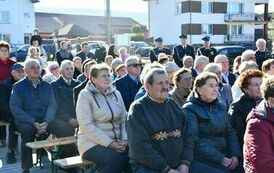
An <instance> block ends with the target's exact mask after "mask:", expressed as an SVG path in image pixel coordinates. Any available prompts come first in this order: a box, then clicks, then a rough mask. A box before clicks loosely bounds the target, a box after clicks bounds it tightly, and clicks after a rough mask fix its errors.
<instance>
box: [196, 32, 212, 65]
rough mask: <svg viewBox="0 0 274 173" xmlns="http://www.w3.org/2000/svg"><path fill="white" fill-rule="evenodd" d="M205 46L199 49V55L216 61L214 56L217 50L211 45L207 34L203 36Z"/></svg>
mask: <svg viewBox="0 0 274 173" xmlns="http://www.w3.org/2000/svg"><path fill="white" fill-rule="evenodd" d="M202 40H203V47H199V48H198V49H197V55H204V56H207V57H208V58H209V62H214V58H215V56H216V55H217V50H216V49H215V48H214V47H211V46H210V37H209V36H205V37H203V38H202Z"/></svg>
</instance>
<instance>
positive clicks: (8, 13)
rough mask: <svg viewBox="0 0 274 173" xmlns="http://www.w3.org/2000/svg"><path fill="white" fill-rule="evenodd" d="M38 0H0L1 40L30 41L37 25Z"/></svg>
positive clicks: (21, 42) (24, 42)
mask: <svg viewBox="0 0 274 173" xmlns="http://www.w3.org/2000/svg"><path fill="white" fill-rule="evenodd" d="M36 2H38V1H37V0H0V40H5V41H8V42H9V43H10V44H16V45H20V44H26V43H29V40H30V37H31V34H32V31H33V29H34V27H35V16H34V5H33V4H34V3H36Z"/></svg>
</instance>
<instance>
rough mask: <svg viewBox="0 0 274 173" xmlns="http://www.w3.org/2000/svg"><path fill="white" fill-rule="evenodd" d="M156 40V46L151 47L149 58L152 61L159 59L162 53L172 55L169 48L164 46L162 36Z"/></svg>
mask: <svg viewBox="0 0 274 173" xmlns="http://www.w3.org/2000/svg"><path fill="white" fill-rule="evenodd" d="M155 42H156V48H154V49H151V50H150V51H149V58H150V61H151V63H152V62H154V61H158V55H159V54H160V53H165V54H166V55H171V52H170V50H169V49H167V48H164V46H163V39H162V38H161V37H159V38H157V39H155Z"/></svg>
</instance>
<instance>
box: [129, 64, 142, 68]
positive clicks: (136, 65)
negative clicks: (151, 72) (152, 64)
mask: <svg viewBox="0 0 274 173" xmlns="http://www.w3.org/2000/svg"><path fill="white" fill-rule="evenodd" d="M129 66H132V67H134V68H136V67H138V66H139V67H142V64H130V65H129Z"/></svg>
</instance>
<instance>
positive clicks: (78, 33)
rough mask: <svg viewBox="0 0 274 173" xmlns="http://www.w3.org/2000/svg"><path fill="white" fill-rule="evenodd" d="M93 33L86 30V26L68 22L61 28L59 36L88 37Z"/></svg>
mask: <svg viewBox="0 0 274 173" xmlns="http://www.w3.org/2000/svg"><path fill="white" fill-rule="evenodd" d="M91 34H92V33H91V32H89V31H87V30H85V29H84V28H82V27H80V26H78V25H76V24H68V25H66V26H64V27H63V28H61V29H59V30H58V32H57V36H67V35H69V36H71V37H87V36H89V35H91Z"/></svg>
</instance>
